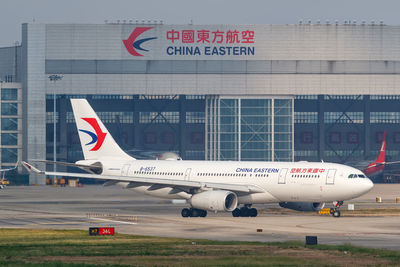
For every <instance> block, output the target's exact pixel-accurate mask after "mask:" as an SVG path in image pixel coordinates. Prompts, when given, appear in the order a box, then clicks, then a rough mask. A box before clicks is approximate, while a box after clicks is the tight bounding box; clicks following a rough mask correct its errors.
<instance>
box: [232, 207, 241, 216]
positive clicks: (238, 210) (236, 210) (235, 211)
mask: <svg viewBox="0 0 400 267" xmlns="http://www.w3.org/2000/svg"><path fill="white" fill-rule="evenodd" d="M232 216H233V217H240V209H238V208H236V209H234V210H233V211H232Z"/></svg>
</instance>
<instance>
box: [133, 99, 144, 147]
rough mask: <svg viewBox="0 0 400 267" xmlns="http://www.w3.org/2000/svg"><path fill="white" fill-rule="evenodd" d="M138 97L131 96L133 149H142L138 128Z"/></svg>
mask: <svg viewBox="0 0 400 267" xmlns="http://www.w3.org/2000/svg"><path fill="white" fill-rule="evenodd" d="M138 107H139V95H135V96H133V140H134V141H133V147H134V148H135V149H142V148H143V142H142V139H141V134H140V127H139V115H140V114H139V110H138Z"/></svg>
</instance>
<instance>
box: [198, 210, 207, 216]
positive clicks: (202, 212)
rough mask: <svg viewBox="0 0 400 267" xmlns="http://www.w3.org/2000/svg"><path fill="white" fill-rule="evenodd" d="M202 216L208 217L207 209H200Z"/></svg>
mask: <svg viewBox="0 0 400 267" xmlns="http://www.w3.org/2000/svg"><path fill="white" fill-rule="evenodd" d="M200 211H201V212H200V217H203V218H204V217H206V216H207V211H206V210H200Z"/></svg>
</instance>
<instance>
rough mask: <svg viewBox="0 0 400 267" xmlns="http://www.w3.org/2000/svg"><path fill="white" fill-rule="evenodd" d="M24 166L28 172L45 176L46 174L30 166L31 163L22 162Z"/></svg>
mask: <svg viewBox="0 0 400 267" xmlns="http://www.w3.org/2000/svg"><path fill="white" fill-rule="evenodd" d="M22 166H24V167H25V169H27V171H28V172H34V173H36V174H43V173H44V172H43V171H41V170H39V169H37V168H35V167H33V166H32V165H30V164H29V163H27V162H25V161H22Z"/></svg>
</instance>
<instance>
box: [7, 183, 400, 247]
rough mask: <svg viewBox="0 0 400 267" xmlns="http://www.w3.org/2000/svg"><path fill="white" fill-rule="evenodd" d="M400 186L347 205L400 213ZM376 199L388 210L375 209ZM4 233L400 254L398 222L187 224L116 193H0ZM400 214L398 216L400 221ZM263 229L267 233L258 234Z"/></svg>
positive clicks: (289, 219)
mask: <svg viewBox="0 0 400 267" xmlns="http://www.w3.org/2000/svg"><path fill="white" fill-rule="evenodd" d="M399 195H400V185H393V184H387V185H376V186H375V187H374V189H373V190H372V191H371V192H370V193H368V194H366V195H365V196H362V197H360V198H358V199H355V200H353V201H350V202H346V203H345V205H344V206H343V209H346V208H347V203H353V204H355V208H356V209H366V208H374V209H375V208H376V209H386V208H399V209H400V203H395V198H396V197H397V196H399ZM377 196H380V197H382V199H383V203H375V198H376V197H377ZM0 201H1V206H0V227H2V228H52V229H88V228H89V227H93V226H114V227H116V231H117V232H119V233H127V234H137V235H154V236H168V237H181V238H200V239H211V240H240V241H262V242H273V241H287V240H299V241H304V239H305V236H306V235H317V236H318V242H319V243H321V244H343V243H350V244H354V245H361V246H366V247H374V248H387V249H395V250H400V216H391V215H389V216H360V217H353V216H351V217H350V216H342V217H340V218H333V217H331V216H321V215H315V213H300V212H291V211H289V210H286V209H281V208H278V205H276V204H273V205H258V206H256V207H257V208H258V209H259V211H260V215H259V216H258V217H256V218H234V217H232V215H231V213H217V214H214V213H209V214H208V216H207V217H206V218H182V217H181V216H180V211H181V209H182V208H183V207H186V206H187V205H186V204H172V203H171V201H169V200H160V199H156V198H152V197H149V196H143V195H139V194H137V193H134V192H132V191H129V190H127V189H122V188H119V187H116V186H111V187H103V186H84V187H83V188H69V187H65V188H61V187H51V186H26V187H7V188H6V189H5V190H1V191H0ZM398 214H399V213H398ZM257 229H262V232H257Z"/></svg>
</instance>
